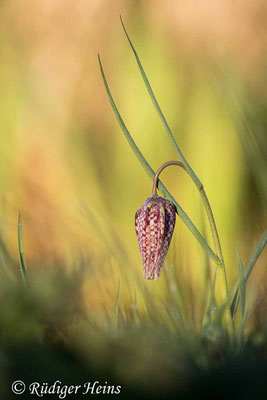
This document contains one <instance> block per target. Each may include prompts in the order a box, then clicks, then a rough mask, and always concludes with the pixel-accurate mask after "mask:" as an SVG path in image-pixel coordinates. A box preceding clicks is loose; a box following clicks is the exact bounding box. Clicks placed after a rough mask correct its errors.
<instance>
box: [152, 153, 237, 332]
mask: <svg viewBox="0 0 267 400" xmlns="http://www.w3.org/2000/svg"><path fill="white" fill-rule="evenodd" d="M170 165H177V166H178V167H180V168H182V169H184V170H185V171H186V172H187V169H186V167H185V165H184V164H183V163H182V162H181V161H167V162H165V163H164V164H162V165H161V166H160V167H159V168H158V170H157V172H156V174H155V176H154V180H153V187H152V194H153V195H155V196H156V195H157V184H158V179H159V175H160V174H161V172H162V171H163V170H164V169H165V168H166V167H169V166H170ZM194 183H195V182H194ZM196 186H197V188H198V191H199V193H200V196H201V199H202V201H203V204H204V207H205V211H206V214H207V217H208V220H209V224H210V229H211V233H212V238H213V243H214V248H215V253H216V255H217V256H218V258H219V259H220V263H219V264H218V265H217V266H216V268H217V270H216V275H215V277H216V279H217V281H218V280H219V282H218V283H219V287H220V292H221V295H222V299H220V302H221V303H223V302H225V300H226V299H227V298H228V285H227V277H226V269H225V264H224V258H223V253H222V248H221V244H220V239H219V235H218V231H217V227H216V223H215V219H214V216H213V212H212V208H211V206H210V202H209V199H208V197H207V195H206V192H205V190H204V187H203V185H202V184H201V186H199V185H196ZM227 314H228V315H227V319H228V321H229V322H230V324H231V330H232V331H233V320H232V316H231V311H230V307H228V308H227Z"/></svg>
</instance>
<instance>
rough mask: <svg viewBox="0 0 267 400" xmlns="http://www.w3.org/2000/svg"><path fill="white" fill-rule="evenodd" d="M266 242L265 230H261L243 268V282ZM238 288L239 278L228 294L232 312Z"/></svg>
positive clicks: (266, 232) (266, 233)
mask: <svg viewBox="0 0 267 400" xmlns="http://www.w3.org/2000/svg"><path fill="white" fill-rule="evenodd" d="M266 244H267V230H266V231H265V232H263V234H262V236H261V238H260V239H259V241H258V243H257V246H256V248H255V250H254V252H253V253H252V255H251V257H250V260H249V261H248V263H247V265H246V267H245V269H244V280H245V283H246V282H247V280H248V278H249V275H250V274H251V272H252V270H253V268H254V266H255V264H256V262H257V260H258V258H259V256H260V255H261V253H262V251H263V249H264V248H265V246H266ZM238 289H239V279H238V280H237V282H236V283H235V284H234V285H233V287H232V289H231V291H230V293H229V296H228V304H230V307H231V311H232V313H233V311H234V309H235V304H236V301H237V298H238Z"/></svg>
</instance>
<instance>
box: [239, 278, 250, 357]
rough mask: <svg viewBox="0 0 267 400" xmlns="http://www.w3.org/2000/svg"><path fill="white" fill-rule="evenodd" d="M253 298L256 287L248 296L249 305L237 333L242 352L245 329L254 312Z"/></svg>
mask: <svg viewBox="0 0 267 400" xmlns="http://www.w3.org/2000/svg"><path fill="white" fill-rule="evenodd" d="M253 297H254V286H252V287H251V290H250V293H249V296H248V301H247V305H246V307H245V310H244V314H243V315H242V319H241V321H240V324H239V327H238V331H237V350H238V351H241V349H242V347H243V345H244V334H245V328H246V324H247V321H248V318H249V314H250V313H251V312H252V309H253V307H252V306H253Z"/></svg>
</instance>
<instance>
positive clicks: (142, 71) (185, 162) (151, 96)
mask: <svg viewBox="0 0 267 400" xmlns="http://www.w3.org/2000/svg"><path fill="white" fill-rule="evenodd" d="M120 20H121V24H122V27H123V30H124V32H125V35H126V37H127V39H128V42H129V44H130V46H131V48H132V51H133V53H134V56H135V59H136V62H137V65H138V67H139V70H140V72H141V75H142V78H143V80H144V83H145V85H146V88H147V91H148V93H149V96H150V98H151V100H152V103H153V104H154V107H155V109H156V111H157V113H158V115H159V117H160V119H161V121H162V123H163V125H164V127H165V129H166V130H167V133H168V135H169V136H170V138H171V141H172V143H173V145H174V147H175V149H176V151H177V152H178V154H179V156H180V157H181V159H182V161H183V163H184V165H185V168H186V170H187V172H188V174H189V175H190V176H191V178H192V180H193V181H194V182H195V184H196V185H197V187H198V188H201V187H202V183H201V182H200V180H199V179H198V177H197V176H196V174H195V173H194V171H193V170H192V168H191V167H190V165H189V164H188V162H187V160H186V158H185V157H184V155H183V153H182V151H181V149H180V147H179V146H178V144H177V143H176V140H175V139H174V136H173V134H172V131H171V129H170V127H169V125H168V123H167V121H166V119H165V117H164V115H163V113H162V111H161V108H160V106H159V104H158V102H157V99H156V97H155V95H154V92H153V90H152V88H151V85H150V83H149V80H148V78H147V75H146V73H145V71H144V68H143V66H142V63H141V61H140V58H139V56H138V54H137V51H136V50H135V48H134V45H133V43H132V41H131V39H130V37H129V35H128V32H127V31H126V28H125V25H124V23H123V20H122V17H121V15H120Z"/></svg>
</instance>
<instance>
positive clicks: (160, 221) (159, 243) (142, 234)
mask: <svg viewBox="0 0 267 400" xmlns="http://www.w3.org/2000/svg"><path fill="white" fill-rule="evenodd" d="M175 210H176V208H175V205H174V204H173V203H171V202H170V201H168V200H166V199H164V198H162V197H159V196H157V195H155V194H153V195H152V196H150V197H149V198H148V199H147V200H146V201H145V202H144V204H143V205H142V207H141V208H139V210H137V212H136V214H135V230H136V234H137V238H138V243H139V248H140V252H141V256H142V260H143V269H144V278H145V279H158V278H159V275H160V271H161V269H162V266H163V262H164V259H165V257H166V254H167V251H168V248H169V245H170V242H171V238H172V234H173V230H174V226H175V217H176V214H175Z"/></svg>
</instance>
